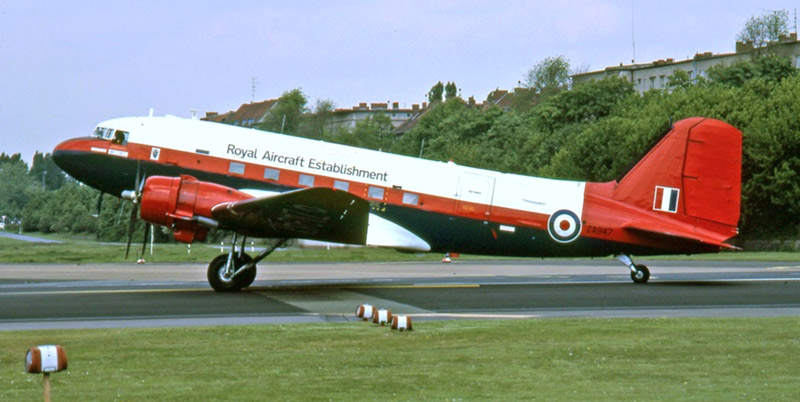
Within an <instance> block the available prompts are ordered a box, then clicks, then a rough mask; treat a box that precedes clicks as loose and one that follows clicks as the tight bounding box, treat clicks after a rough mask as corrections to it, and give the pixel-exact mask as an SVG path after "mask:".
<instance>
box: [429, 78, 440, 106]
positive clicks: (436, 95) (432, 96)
mask: <svg viewBox="0 0 800 402" xmlns="http://www.w3.org/2000/svg"><path fill="white" fill-rule="evenodd" d="M443 94H444V84H442V82H441V81H439V82H437V83H436V85H434V86H433V87H431V90H430V91H428V103H431V104H432V103H434V102H441V101H442V95H443Z"/></svg>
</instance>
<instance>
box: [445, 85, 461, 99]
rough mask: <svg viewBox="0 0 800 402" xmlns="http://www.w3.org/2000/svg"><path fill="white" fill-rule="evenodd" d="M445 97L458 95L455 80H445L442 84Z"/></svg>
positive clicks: (449, 97)
mask: <svg viewBox="0 0 800 402" xmlns="http://www.w3.org/2000/svg"><path fill="white" fill-rule="evenodd" d="M444 94H445V95H444V96H445V99H452V98H455V97H457V96H458V87H457V86H456V83H455V82H449V81H448V82H447V85H445V86H444Z"/></svg>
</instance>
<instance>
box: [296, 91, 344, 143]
mask: <svg viewBox="0 0 800 402" xmlns="http://www.w3.org/2000/svg"><path fill="white" fill-rule="evenodd" d="M335 108H336V104H335V103H334V102H333V101H332V100H330V99H317V102H316V103H315V105H314V110H313V112H312V113H309V114H306V115H305V118H303V119H302V120H301V123H300V129H299V132H298V135H300V136H301V137H306V138H313V139H315V140H320V139H322V138H324V137H325V133H326V132H327V131H328V126H329V125H330V122H331V119H332V118H333V111H334V109H335Z"/></svg>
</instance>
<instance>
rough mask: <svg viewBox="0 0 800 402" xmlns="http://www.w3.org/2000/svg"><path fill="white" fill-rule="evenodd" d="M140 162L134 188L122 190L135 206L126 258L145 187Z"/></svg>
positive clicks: (132, 210)
mask: <svg viewBox="0 0 800 402" xmlns="http://www.w3.org/2000/svg"><path fill="white" fill-rule="evenodd" d="M139 168H140V163H139V161H138V160H137V161H136V181H135V182H134V190H125V191H123V192H122V195H121V196H122V198H125V199H127V200H131V201H132V202H133V207H132V208H131V219H130V221H129V223H128V242H127V246H126V247H125V259H126V260H127V259H128V255H129V254H130V251H131V238H132V237H133V232H134V231H135V230H136V215H137V214H138V212H139V201H141V199H142V190H143V189H144V178H143V177H141V175H140V169H139ZM146 231H147V229H145V238H146V237H147V233H146Z"/></svg>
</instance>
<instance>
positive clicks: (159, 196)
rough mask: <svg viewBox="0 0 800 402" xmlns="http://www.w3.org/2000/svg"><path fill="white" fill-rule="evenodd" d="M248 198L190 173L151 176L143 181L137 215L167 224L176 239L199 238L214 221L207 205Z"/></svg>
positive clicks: (239, 192)
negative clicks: (139, 209) (174, 175)
mask: <svg viewBox="0 0 800 402" xmlns="http://www.w3.org/2000/svg"><path fill="white" fill-rule="evenodd" d="M250 198H253V197H252V196H251V195H248V194H245V193H243V192H241V191H238V190H235V189H232V188H230V187H225V186H221V185H219V184H214V183H209V182H204V181H200V180H197V179H196V178H194V177H192V176H186V175H181V176H180V177H165V176H153V177H150V178H148V179H147V181H145V183H144V190H143V191H142V205H141V217H142V219H143V220H145V221H147V222H150V223H154V224H156V225H162V226H166V227H169V228H171V229H172V232H173V234H174V236H175V240H177V241H179V242H182V243H191V242H193V241H195V240H197V241H203V240H204V239H205V238H206V234H208V230H209V229H210V228H212V227H216V225H217V223H216V221H215V220H214V219H212V218H211V208H213V207H214V206H215V205H218V204H221V203H223V202H232V201H241V200H246V199H250Z"/></svg>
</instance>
